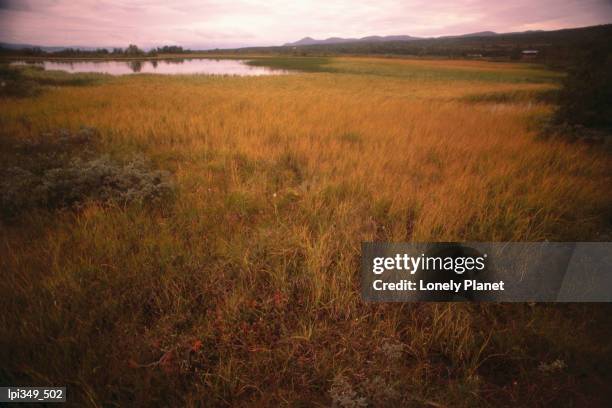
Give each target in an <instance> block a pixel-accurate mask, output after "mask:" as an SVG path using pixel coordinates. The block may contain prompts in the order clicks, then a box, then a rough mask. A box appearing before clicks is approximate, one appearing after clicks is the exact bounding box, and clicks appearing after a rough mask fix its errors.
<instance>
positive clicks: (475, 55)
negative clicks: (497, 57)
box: [467, 54, 482, 58]
mask: <svg viewBox="0 0 612 408" xmlns="http://www.w3.org/2000/svg"><path fill="white" fill-rule="evenodd" d="M467 57H468V58H482V54H468V55H467Z"/></svg>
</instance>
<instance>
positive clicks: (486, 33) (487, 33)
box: [438, 31, 499, 38]
mask: <svg viewBox="0 0 612 408" xmlns="http://www.w3.org/2000/svg"><path fill="white" fill-rule="evenodd" d="M494 35H499V34H497V33H496V32H494V31H479V32H477V33H469V34H461V35H445V36H443V37H438V38H469V37H492V36H494Z"/></svg>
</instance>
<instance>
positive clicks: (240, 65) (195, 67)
mask: <svg viewBox="0 0 612 408" xmlns="http://www.w3.org/2000/svg"><path fill="white" fill-rule="evenodd" d="M247 62H248V60H236V59H204V58H193V59H168V60H129V61H111V60H107V61H83V60H82V61H77V60H75V61H40V62H25V61H16V62H13V63H12V64H13V65H34V66H39V67H42V68H44V69H45V70H59V71H66V72H70V73H77V72H96V73H102V74H110V75H128V74H164V75H181V74H184V75H188V74H205V75H238V76H261V75H283V74H288V73H289V71H286V70H282V69H275V68H268V67H255V66H251V65H248V64H247Z"/></svg>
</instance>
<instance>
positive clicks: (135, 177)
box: [0, 128, 173, 219]
mask: <svg viewBox="0 0 612 408" xmlns="http://www.w3.org/2000/svg"><path fill="white" fill-rule="evenodd" d="M94 134H95V131H94V130H92V129H89V128H83V129H81V130H80V131H79V132H77V133H76V134H72V133H69V132H67V131H64V130H61V131H59V132H55V133H50V134H47V135H48V137H47V138H42V139H41V140H38V141H27V142H22V143H21V144H17V145H16V146H14V152H16V153H17V156H19V155H22V156H28V158H29V159H30V160H29V161H25V160H24V161H23V163H25V165H17V166H12V167H9V168H8V169H7V171H5V172H4V174H3V175H2V178H1V179H0V215H2V217H3V218H5V219H6V218H11V217H13V216H15V215H17V214H19V213H21V212H22V211H25V210H28V209H33V208H46V209H56V208H67V207H75V206H78V205H80V204H81V203H83V202H85V201H88V200H95V201H98V202H102V203H105V202H116V203H128V202H138V203H144V202H150V201H155V200H157V199H160V198H162V197H163V196H165V195H167V194H168V193H170V192H171V191H172V188H173V186H172V183H171V182H170V177H169V174H168V173H167V172H164V171H159V170H154V169H151V168H150V166H148V165H147V163H146V161H145V160H144V158H142V157H140V156H137V157H134V158H132V159H130V160H126V161H123V162H120V161H116V160H113V159H111V158H110V157H108V156H101V157H95V156H94V157H88V155H86V154H84V152H86V151H87V149H83V145H88V144H91V143H92V139H93V137H94V136H93V135H94ZM77 148H78V149H77ZM89 155H91V152H90V153H89Z"/></svg>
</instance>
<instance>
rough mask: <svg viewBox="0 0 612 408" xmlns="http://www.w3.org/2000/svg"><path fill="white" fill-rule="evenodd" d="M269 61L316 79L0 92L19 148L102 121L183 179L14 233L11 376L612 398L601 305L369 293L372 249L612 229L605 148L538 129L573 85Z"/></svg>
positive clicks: (229, 400)
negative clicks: (147, 195)
mask: <svg viewBox="0 0 612 408" xmlns="http://www.w3.org/2000/svg"><path fill="white" fill-rule="evenodd" d="M262 61H264V60H257V62H256V63H259V64H261V63H262ZM266 63H267V64H268V65H272V66H276V67H283V68H300V67H305V68H306V69H307V70H308V71H310V72H304V73H300V72H296V73H294V74H290V75H282V76H269V77H210V76H155V75H135V76H125V77H109V76H103V75H99V76H95V75H94V77H95V78H94V80H89V79H91V78H90V76H87V78H86V79H88V80H86V81H85V80H83V81H80V80H78V76H74V77H72V78H73V79H74V81H73V82H71V81H70V80H65V81H60V80H56V81H53V80H47V81H46V82H45V81H43V80H40V82H41V83H42V86H43V89H42V92H40V93H39V94H38V95H36V96H31V97H25V98H12V97H8V98H3V99H0V108H1V109H0V129H1V135H0V136H1V137H2V138H4V139H5V140H9V139H10V140H13V139H17V140H27V139H30V138H33V137H36V136H37V135H39V134H41V133H43V132H48V131H54V130H55V129H58V128H66V129H70V130H76V129H78V128H79V127H81V126H87V127H92V128H95V129H97V132H98V133H99V141H98V142H97V144H96V146H95V150H96V152H99V154H107V155H109V157H111V158H114V159H116V160H123V159H126V158H129V157H130V156H132V155H133V154H140V155H144V157H146V158H148V159H149V160H150V161H151V162H152V163H153V166H154V167H155V168H158V169H163V170H167V171H169V172H170V173H171V174H172V180H173V183H174V186H175V188H174V191H173V194H172V195H171V196H170V197H166V198H164V199H163V200H162V201H160V202H145V203H141V204H120V203H116V202H115V203H111V204H109V203H103V202H100V201H97V200H89V201H86V202H85V203H84V204H83V205H81V206H80V207H79V208H78V209H59V210H46V209H36V208H34V209H30V210H28V211H26V212H23V213H21V214H20V215H19V216H18V217H17V218H16V219H11V220H9V221H4V223H3V224H1V225H0V226H1V227H2V228H1V229H0V269H1V270H2V279H0V291H1V293H2V294H3V295H2V297H1V298H0V307H1V310H2V311H3V312H2V314H1V315H0V332H1V333H2V336H1V338H0V361H2V364H1V365H0V379H1V380H2V382H3V383H11V384H21V385H27V384H32V385H34V384H41V383H45V384H56V385H58V386H59V385H67V386H68V387H69V390H70V398H73V399H74V400H73V401H76V402H77V403H78V404H79V405H81V404H82V405H90V406H112V405H115V404H120V405H129V406H143V405H152V404H155V405H161V406H182V405H187V406H195V405H198V404H200V405H204V406H227V405H232V406H236V405H238V406H243V405H251V406H262V405H263V406H277V405H290V406H301V405H303V406H306V405H312V404H314V405H318V406H329V405H331V404H336V405H337V406H346V407H348V406H356V407H357V406H365V405H364V404H369V405H370V406H398V405H401V404H403V405H408V406H431V407H445V406H466V407H467V406H490V405H491V406H504V405H510V404H512V405H519V406H544V405H560V406H603V405H605V404H606V402H609V399H608V398H609V395H608V394H609V388H608V384H609V383H610V380H611V378H610V367H611V362H612V360H611V353H610V352H611V344H610V341H609V339H610V335H611V334H612V333H611V330H610V328H611V324H610V323H611V322H610V317H609V316H610V311H611V310H610V308H609V307H607V306H605V305H547V304H537V305H527V304H516V305H509V304H508V305H502V304H488V305H485V304H435V303H434V304H365V303H363V302H362V301H361V299H360V296H359V283H358V282H359V272H358V268H359V257H360V243H361V242H362V241H371V240H380V241H450V240H458V241H467V240H473V241H541V240H551V241H564V240H565V241H580V240H585V241H588V240H598V239H599V238H598V237H599V236H600V233H602V232H604V231H605V230H606V228H609V227H607V226H608V223H609V220H610V216H611V212H610V202H611V198H612V192H611V190H610V188H609V186H610V185H612V183H611V181H612V177H611V175H612V172H611V170H612V166H611V162H610V159H609V155H607V154H606V153H604V152H601V151H598V150H597V149H593V148H590V147H588V146H583V145H580V144H568V143H565V142H563V141H560V140H555V139H542V138H540V137H538V128H539V126H540V125H541V123H543V122H544V121H545V120H546V118H547V116H548V115H550V113H551V112H552V109H553V107H552V106H551V105H550V104H548V103H547V102H546V98H541V97H540V96H541V95H544V94H546V93H550V92H553V91H554V89H555V88H556V87H557V83H556V81H557V80H558V79H559V75H558V74H555V73H552V72H548V71H546V70H544V69H542V68H539V67H537V66H531V65H524V64H508V63H491V62H481V61H449V60H431V61H428V60H400V59H373V58H327V59H316V60H314V61H313V60H302V61H300V60H291V61H286V60H285V61H282V60H279V59H276V60H270V61H267V62H266ZM28 75H37V76H39V77H42V78H44V77H46V76H47V75H50V76H59V77H61V78H65V77H67V76H68V77H69V75H61V74H49V73H44V72H33V73H32V72H30V73H29V74H28ZM7 143H8V142H7ZM7 152H8V150H7ZM0 157H1V158H2V159H3V160H5V163H9V162H11V160H13V159H11V157H12V156H10V154H8V153H5V154H4V155H3V156H0ZM11 164H13V165H14V164H15V163H14V162H11ZM5 166H6V165H5Z"/></svg>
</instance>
